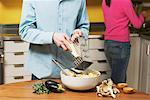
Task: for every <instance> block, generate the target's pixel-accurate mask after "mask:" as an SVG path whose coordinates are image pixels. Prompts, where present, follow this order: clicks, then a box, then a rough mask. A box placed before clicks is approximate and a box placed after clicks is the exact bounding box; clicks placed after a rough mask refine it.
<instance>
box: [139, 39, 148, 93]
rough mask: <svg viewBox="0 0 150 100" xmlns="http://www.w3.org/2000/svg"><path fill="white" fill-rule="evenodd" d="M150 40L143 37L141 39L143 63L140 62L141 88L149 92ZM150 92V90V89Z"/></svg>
mask: <svg viewBox="0 0 150 100" xmlns="http://www.w3.org/2000/svg"><path fill="white" fill-rule="evenodd" d="M149 49H150V41H148V40H145V39H142V41H141V63H140V76H139V90H140V91H142V92H148V89H149V88H148V85H149V84H150V83H148V81H149V80H150V75H149V74H150V72H149V68H150V65H149V64H150V63H149V62H150V61H149V60H150V59H149V58H150V50H149ZM149 92H150V90H149Z"/></svg>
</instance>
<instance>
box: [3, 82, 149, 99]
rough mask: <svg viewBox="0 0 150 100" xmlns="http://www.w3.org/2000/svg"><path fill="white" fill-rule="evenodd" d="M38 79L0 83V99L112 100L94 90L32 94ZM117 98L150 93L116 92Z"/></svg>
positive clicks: (131, 97) (139, 96) (137, 96)
mask: <svg viewBox="0 0 150 100" xmlns="http://www.w3.org/2000/svg"><path fill="white" fill-rule="evenodd" d="M35 82H41V80H38V81H27V82H18V83H12V84H4V85H0V100H114V99H112V98H111V97H98V96H97V95H96V92H93V91H87V92H75V91H71V90H67V89H66V91H65V92H64V93H50V94H40V95H38V94H34V93H32V92H33V89H32V85H33V84H34V83H35ZM117 100H150V95H147V94H144V93H135V94H123V93H121V94H118V95H117Z"/></svg>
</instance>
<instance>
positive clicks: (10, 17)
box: [0, 0, 103, 24]
mask: <svg viewBox="0 0 150 100" xmlns="http://www.w3.org/2000/svg"><path fill="white" fill-rule="evenodd" d="M100 2H101V0H87V7H88V14H89V19H90V21H91V22H103V16H102V9H101V6H100V4H101V3H100ZM21 5H22V0H0V24H18V23H19V21H20V16H21ZM95 12H97V13H95Z"/></svg>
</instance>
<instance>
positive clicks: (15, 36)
mask: <svg viewBox="0 0 150 100" xmlns="http://www.w3.org/2000/svg"><path fill="white" fill-rule="evenodd" d="M97 34H99V35H97ZM102 36H103V33H102V32H92V35H89V38H102ZM130 36H132V37H137V36H139V34H130ZM0 39H3V40H6V41H7V40H21V39H20V36H18V34H0Z"/></svg>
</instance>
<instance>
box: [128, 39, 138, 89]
mask: <svg viewBox="0 0 150 100" xmlns="http://www.w3.org/2000/svg"><path fill="white" fill-rule="evenodd" d="M140 43H141V39H140V37H131V52H130V53H131V54H130V60H129V64H128V69H127V83H128V84H129V86H131V87H133V88H135V89H138V80H139V65H140Z"/></svg>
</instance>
